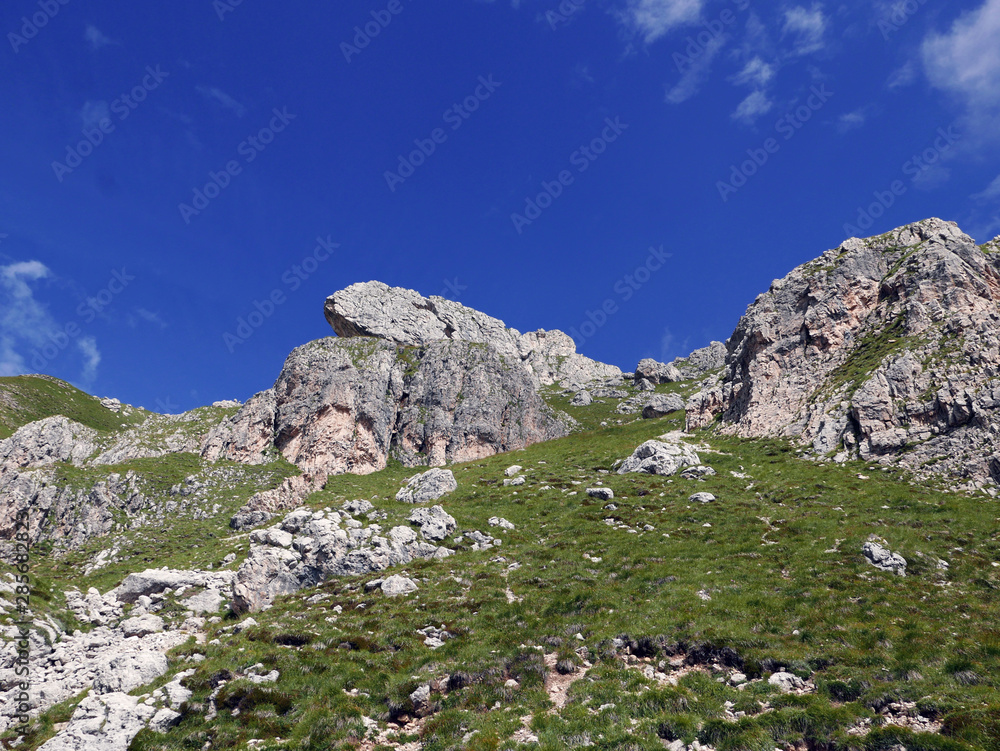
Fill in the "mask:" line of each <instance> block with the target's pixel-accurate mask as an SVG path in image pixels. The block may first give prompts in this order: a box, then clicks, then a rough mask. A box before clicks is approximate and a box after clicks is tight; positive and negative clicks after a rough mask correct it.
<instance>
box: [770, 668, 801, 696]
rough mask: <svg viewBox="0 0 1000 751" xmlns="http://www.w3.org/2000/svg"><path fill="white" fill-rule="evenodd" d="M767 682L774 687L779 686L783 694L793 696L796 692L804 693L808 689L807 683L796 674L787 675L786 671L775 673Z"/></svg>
mask: <svg viewBox="0 0 1000 751" xmlns="http://www.w3.org/2000/svg"><path fill="white" fill-rule="evenodd" d="M767 682H768V683H770V684H771V685H772V686H777V687H778V688H779V689H780V690H781V692H782V693H783V694H791V693H795V692H796V691H803V690H804V689H805V688H806V682H805V681H804V680H802V679H801V678H799V677H798V676H797V675H795V674H794V673H786V672H784V671H779V672H777V673H773V674H772V675H771V677H770V678H768V679H767Z"/></svg>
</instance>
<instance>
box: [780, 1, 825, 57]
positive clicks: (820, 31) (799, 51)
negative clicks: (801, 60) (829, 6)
mask: <svg viewBox="0 0 1000 751" xmlns="http://www.w3.org/2000/svg"><path fill="white" fill-rule="evenodd" d="M826 26H827V18H826V16H825V15H824V14H823V5H822V4H821V3H813V5H812V7H811V8H806V7H805V6H802V5H797V6H795V7H794V8H789V9H788V10H786V11H785V20H784V24H783V25H782V29H781V33H782V36H783V37H791V39H792V45H793V52H794V54H796V55H808V54H811V53H813V52H819V51H820V50H821V49H823V47H824V46H826V42H825V41H824V36H825V35H826Z"/></svg>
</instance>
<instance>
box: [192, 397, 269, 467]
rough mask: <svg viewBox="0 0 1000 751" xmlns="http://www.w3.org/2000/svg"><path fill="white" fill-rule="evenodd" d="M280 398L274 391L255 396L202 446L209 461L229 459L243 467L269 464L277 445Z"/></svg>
mask: <svg viewBox="0 0 1000 751" xmlns="http://www.w3.org/2000/svg"><path fill="white" fill-rule="evenodd" d="M276 412H277V397H276V395H275V393H274V389H268V390H267V391H262V392H260V393H259V394H255V395H254V396H253V397H251V398H250V399H249V400H247V403H246V404H244V405H243V406H242V407H240V410H239V411H238V412H237V413H236V414H235V415H233V416H232V417H230V418H228V419H226V420H224V421H223V422H222V423H220V424H219V425H218V426H217V427H216V428H214V429H213V430H212V431H211V432H210V433H209V434H208V435H207V436H206V438H205V441H204V442H203V444H202V448H201V455H202V456H203V457H205V458H206V459H208V460H209V461H213V462H214V461H217V460H219V459H229V460H230V461H234V462H240V463H242V464H266V463H267V462H269V461H271V457H269V456H268V453H267V452H268V450H269V449H270V448H271V447H272V446H273V444H274V422H275V417H276Z"/></svg>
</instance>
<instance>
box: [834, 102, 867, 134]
mask: <svg viewBox="0 0 1000 751" xmlns="http://www.w3.org/2000/svg"><path fill="white" fill-rule="evenodd" d="M871 111H872V107H871V106H870V105H866V106H864V107H859V108H858V109H856V110H854V111H853V112H845V113H844V114H842V115H841V116H840V117H838V118H837V131H838V132H839V133H848V132H850V131H852V130H857V129H858V128H860V127H862V126H863V125H864V124H865V123H866V122H868V116H869V115H870V114H871Z"/></svg>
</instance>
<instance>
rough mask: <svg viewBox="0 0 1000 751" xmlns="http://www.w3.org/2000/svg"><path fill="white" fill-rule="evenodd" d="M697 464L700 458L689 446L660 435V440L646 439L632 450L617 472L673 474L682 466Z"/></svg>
mask: <svg viewBox="0 0 1000 751" xmlns="http://www.w3.org/2000/svg"><path fill="white" fill-rule="evenodd" d="M699 464H701V460H700V459H699V458H698V454H697V453H696V452H695V450H694V449H693V448H692V447H691V446H689V445H688V444H686V443H684V442H683V441H680V440H673V439H672V438H671V437H670V436H661V440H658V441H646V442H645V443H643V444H642V445H641V446H639V448H637V449H636V450H635V451H634V452H632V456H630V457H629V458H628V459H626V460H625V461H624V462H622V465H621V467H619V468H618V474H620V475H624V474H628V473H629V472H639V473H642V474H647V475H673V474H676V473H677V472H679V471H680V470H682V469H683V468H684V467H694V466H697V465H699Z"/></svg>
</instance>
